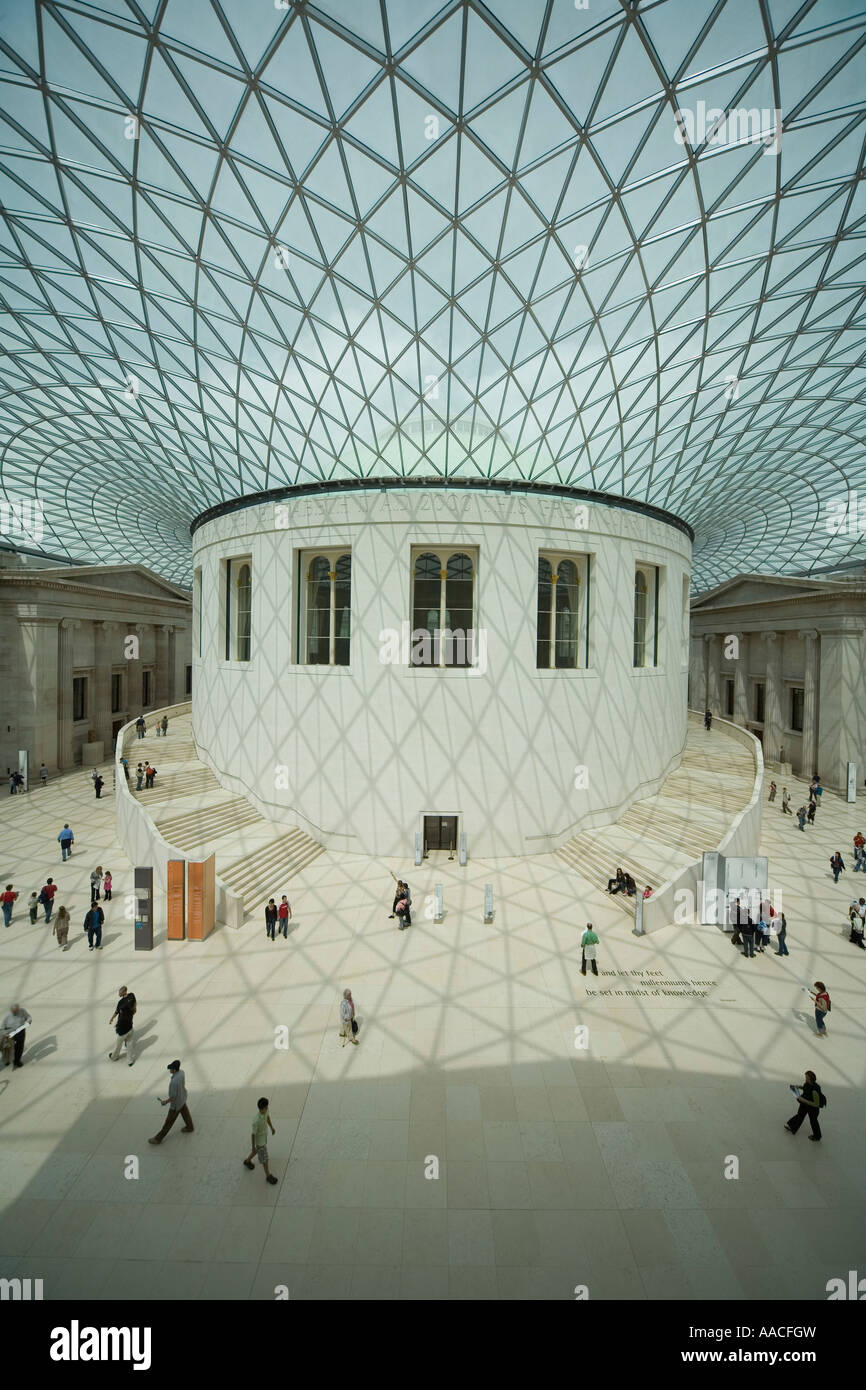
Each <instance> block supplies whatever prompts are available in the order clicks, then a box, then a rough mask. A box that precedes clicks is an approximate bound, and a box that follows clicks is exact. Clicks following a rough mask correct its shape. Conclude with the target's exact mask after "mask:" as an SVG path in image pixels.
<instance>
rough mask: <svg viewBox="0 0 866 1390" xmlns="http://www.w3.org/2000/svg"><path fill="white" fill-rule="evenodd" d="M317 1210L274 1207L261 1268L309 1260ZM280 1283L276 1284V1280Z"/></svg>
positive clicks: (301, 1263) (262, 1254)
mask: <svg viewBox="0 0 866 1390" xmlns="http://www.w3.org/2000/svg"><path fill="white" fill-rule="evenodd" d="M316 1215H317V1208H316V1207H312V1206H310V1207H277V1209H276V1210H275V1211H274V1212H273V1213H272V1214H269V1217H270V1219H269V1224H268V1225H267V1228H266V1231H265V1240H264V1244H263V1247H262V1251H261V1260H262V1264H263V1265H268V1266H273V1267H274V1268H276V1267H277V1265H278V1264H280V1263H281V1262H282V1263H285V1264H287V1265H304V1264H306V1261H307V1259H308V1257H309V1253H310V1245H311V1243H312V1239H313V1230H314V1227H315V1224H316ZM278 1282H279V1281H278Z"/></svg>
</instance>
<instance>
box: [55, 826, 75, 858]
mask: <svg viewBox="0 0 866 1390" xmlns="http://www.w3.org/2000/svg"><path fill="white" fill-rule="evenodd" d="M57 839H58V840H59V841H60V853H61V855H62V857H63V863H64V864H65V863H66V860H67V859H70V858H71V857H72V846H73V845H74V843H75V836H74V835H73V833H72V831H71V830H70V829H69V826H68V825H64V827H63V829H62V830H61V832H60V834H59V835H58V836H57Z"/></svg>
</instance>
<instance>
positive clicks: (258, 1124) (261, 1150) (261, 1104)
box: [244, 1096, 277, 1187]
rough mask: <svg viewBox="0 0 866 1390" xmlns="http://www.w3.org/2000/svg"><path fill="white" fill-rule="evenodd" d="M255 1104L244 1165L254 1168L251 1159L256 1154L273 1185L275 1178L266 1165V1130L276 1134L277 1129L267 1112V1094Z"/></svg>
mask: <svg viewBox="0 0 866 1390" xmlns="http://www.w3.org/2000/svg"><path fill="white" fill-rule="evenodd" d="M256 1104H257V1105H258V1111H257V1113H256V1115H255V1117H254V1119H253V1146H252V1148H251V1149H250V1152H249V1154H248V1155H247V1157H246V1158H245V1159H244V1167H245V1168H255V1164H254V1163H253V1159H254V1158H255V1157H257V1156H258V1160H259V1163H260V1164H261V1165H262V1167H263V1168H264V1170H265V1177H266V1178H267V1180H268V1182H269V1183H270V1184H271V1186H272V1187H273V1186H274V1185H275V1184H276V1182H277V1179H276V1178H275V1177H274V1175H273V1173H272V1172H271V1170H270V1168H269V1167H268V1130H269V1129H270V1131H271V1134H276V1132H277V1131H276V1130H275V1129H274V1126H273V1124H272V1123H271V1117H270V1114H269V1112H268V1105H269V1104H270V1102H269V1101H268V1098H267V1096H262V1098H261V1100H259V1101H257V1102H256Z"/></svg>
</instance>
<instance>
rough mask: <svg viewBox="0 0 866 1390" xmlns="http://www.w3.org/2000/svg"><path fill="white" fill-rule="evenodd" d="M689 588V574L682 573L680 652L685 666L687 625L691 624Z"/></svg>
mask: <svg viewBox="0 0 866 1390" xmlns="http://www.w3.org/2000/svg"><path fill="white" fill-rule="evenodd" d="M690 589H691V581H690V579H689V576H688V575H687V574H684V575H683V609H682V640H683V648H682V653H681V660H682V663H683V665H684V666H687V665H688V660H689V627H690V625H691V624H690V612H689V593H690Z"/></svg>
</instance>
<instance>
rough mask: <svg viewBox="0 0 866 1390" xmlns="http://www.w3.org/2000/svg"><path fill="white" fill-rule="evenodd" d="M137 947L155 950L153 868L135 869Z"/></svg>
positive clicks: (137, 949)
mask: <svg viewBox="0 0 866 1390" xmlns="http://www.w3.org/2000/svg"><path fill="white" fill-rule="evenodd" d="M135 949H136V951H152V950H153V869H152V868H149V867H147V868H142V867H140V866H139V867H138V868H136V870H135Z"/></svg>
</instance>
